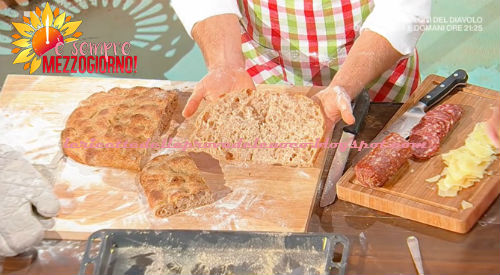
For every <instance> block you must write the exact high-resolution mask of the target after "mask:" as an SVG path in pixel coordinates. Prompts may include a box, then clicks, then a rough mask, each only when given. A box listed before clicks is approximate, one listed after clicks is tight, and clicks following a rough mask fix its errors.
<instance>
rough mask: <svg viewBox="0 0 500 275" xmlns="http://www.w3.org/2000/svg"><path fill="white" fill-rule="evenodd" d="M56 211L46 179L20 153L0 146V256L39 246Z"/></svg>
mask: <svg viewBox="0 0 500 275" xmlns="http://www.w3.org/2000/svg"><path fill="white" fill-rule="evenodd" d="M59 207H60V205H59V201H58V199H57V197H56V196H55V194H54V192H53V189H52V185H51V184H50V183H49V182H48V181H47V179H46V178H44V177H43V176H42V175H41V174H40V173H39V172H38V171H37V170H36V169H35V168H34V167H33V166H32V165H31V164H30V163H29V161H27V160H26V159H25V158H23V156H22V154H21V153H20V152H18V151H16V150H14V148H12V147H10V146H8V145H5V144H0V220H1V222H0V256H15V255H17V254H19V253H22V252H25V251H27V250H29V249H30V248H31V247H32V246H33V245H35V244H37V243H38V242H40V241H41V240H42V239H43V236H44V232H45V230H46V229H50V228H51V227H52V226H54V220H53V219H52V217H55V216H56V215H57V212H58V211H59Z"/></svg>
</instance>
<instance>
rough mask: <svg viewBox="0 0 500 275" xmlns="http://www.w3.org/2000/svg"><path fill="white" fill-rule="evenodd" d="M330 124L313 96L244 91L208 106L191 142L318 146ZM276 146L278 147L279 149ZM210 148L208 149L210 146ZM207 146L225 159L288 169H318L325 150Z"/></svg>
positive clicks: (208, 151) (214, 154)
mask: <svg viewBox="0 0 500 275" xmlns="http://www.w3.org/2000/svg"><path fill="white" fill-rule="evenodd" d="M324 127H325V121H324V118H323V114H322V112H321V109H320V107H319V106H318V105H317V104H316V103H315V102H314V101H313V100H312V99H310V98H308V97H306V96H303V95H298V94H291V93H288V92H278V91H265V90H257V91H254V90H244V91H239V92H232V93H229V94H227V95H225V96H224V97H223V98H221V99H219V100H218V101H217V102H215V103H213V104H211V105H208V106H207V107H206V108H205V109H204V110H203V111H202V112H201V113H200V115H199V116H198V117H197V119H196V122H195V130H194V132H193V133H192V135H191V137H190V139H191V141H193V142H194V141H198V142H200V143H201V144H202V146H204V143H205V142H216V143H232V144H238V142H240V140H242V141H243V142H248V143H254V142H255V140H256V139H258V143H266V144H267V146H268V147H272V146H274V147H278V146H277V144H280V143H281V144H283V143H312V144H314V143H315V142H316V139H322V138H323V135H324V131H325V130H324ZM273 143H274V145H273ZM204 147H207V146H204ZM209 147H211V148H203V149H201V150H202V151H205V152H207V153H209V154H211V155H212V156H213V157H214V158H217V159H219V160H221V159H222V160H235V161H250V162H255V163H264V164H281V165H287V166H302V167H308V166H312V165H313V162H314V160H315V158H316V156H317V153H318V151H319V148H313V147H312V146H311V145H309V146H305V144H304V147H305V148H291V147H290V146H288V145H287V146H286V147H285V146H284V145H282V147H281V148H248V149H244V148H227V146H225V147H226V148H223V146H219V147H218V148H214V146H209Z"/></svg>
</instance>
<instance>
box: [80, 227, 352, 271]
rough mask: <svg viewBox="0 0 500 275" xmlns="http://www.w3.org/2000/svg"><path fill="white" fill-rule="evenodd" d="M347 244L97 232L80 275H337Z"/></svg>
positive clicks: (300, 238) (314, 236)
mask: <svg viewBox="0 0 500 275" xmlns="http://www.w3.org/2000/svg"><path fill="white" fill-rule="evenodd" d="M348 255H349V240H348V239H347V238H346V237H344V236H342V235H335V234H328V233H267V232H235V231H201V230H158V231H155V230H100V231H97V232H95V233H93V234H92V235H91V236H90V237H89V239H88V242H87V247H86V250H85V255H84V257H83V260H82V263H81V266H80V273H79V274H80V275H84V274H91V275H118V274H119V275H142V274H144V275H157V274H158V275H159V274H161V275H168V274H190V275H201V274H210V275H212V274H213V275H216V274H227V275H229V274H235V275H236V274H238V275H240V274H241V275H243V274H245V275H250V274H258V275H273V274H280V275H284V274H300V275H305V274H314V275H323V274H324V275H326V274H339V275H342V274H344V272H345V268H346V264H347V256H348Z"/></svg>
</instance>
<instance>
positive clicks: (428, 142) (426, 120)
mask: <svg viewBox="0 0 500 275" xmlns="http://www.w3.org/2000/svg"><path fill="white" fill-rule="evenodd" d="M461 116H462V108H461V107H460V106H458V105H453V104H443V105H439V106H437V107H435V108H434V109H432V110H431V111H429V112H427V114H425V116H424V117H423V118H422V119H421V120H420V123H418V124H417V125H416V126H415V127H414V128H413V129H412V131H411V134H410V139H409V141H410V143H418V144H421V145H422V146H412V155H413V157H414V158H416V159H420V160H425V159H429V158H431V157H432V156H434V155H435V154H436V153H437V152H438V151H439V146H440V145H441V142H442V141H443V140H444V139H445V138H446V136H447V135H448V133H449V132H450V131H451V129H452V127H453V125H454V124H455V123H456V122H457V121H458V120H459V119H460V117H461Z"/></svg>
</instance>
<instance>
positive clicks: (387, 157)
mask: <svg viewBox="0 0 500 275" xmlns="http://www.w3.org/2000/svg"><path fill="white" fill-rule="evenodd" d="M382 143H383V144H384V146H383V147H381V146H379V147H376V148H374V149H373V150H372V151H371V152H370V153H368V155H366V156H364V157H363V158H362V159H361V160H360V161H359V162H358V164H356V166H355V167H354V171H355V173H356V179H357V180H358V182H359V183H360V184H362V185H364V186H367V187H380V186H383V185H384V184H385V183H386V182H387V180H389V178H390V177H392V176H393V175H394V174H396V172H397V171H398V170H399V168H401V166H403V164H405V163H406V162H407V160H408V159H409V158H410V157H411V148H410V144H409V143H408V141H406V140H405V139H404V138H403V137H402V136H400V135H398V134H396V133H390V134H389V135H388V136H387V137H385V139H384V140H383V141H382Z"/></svg>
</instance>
